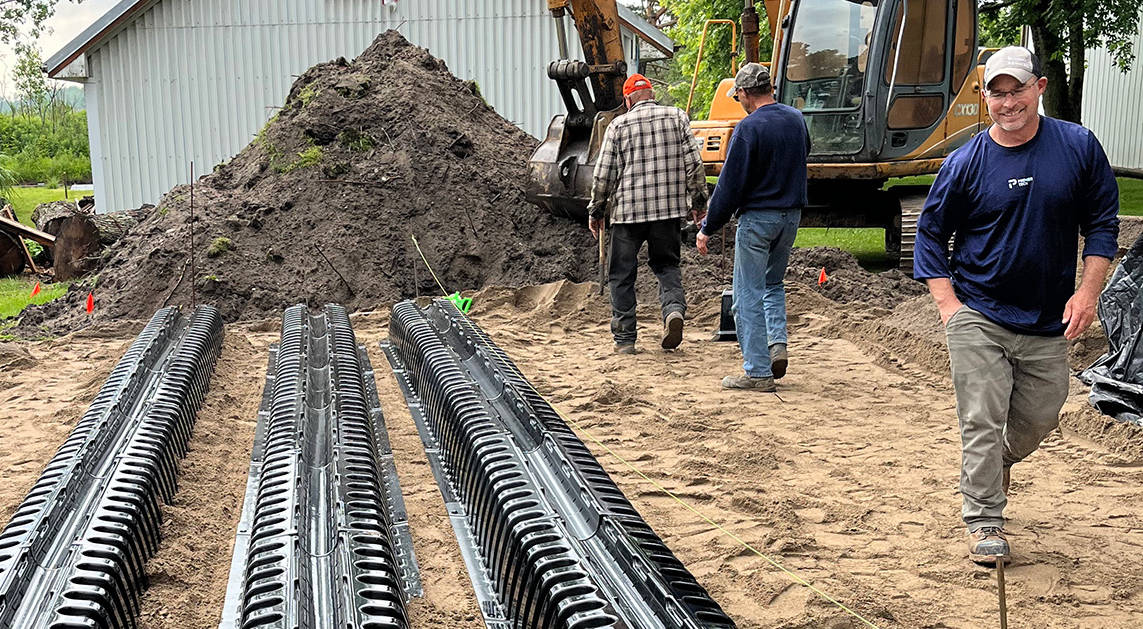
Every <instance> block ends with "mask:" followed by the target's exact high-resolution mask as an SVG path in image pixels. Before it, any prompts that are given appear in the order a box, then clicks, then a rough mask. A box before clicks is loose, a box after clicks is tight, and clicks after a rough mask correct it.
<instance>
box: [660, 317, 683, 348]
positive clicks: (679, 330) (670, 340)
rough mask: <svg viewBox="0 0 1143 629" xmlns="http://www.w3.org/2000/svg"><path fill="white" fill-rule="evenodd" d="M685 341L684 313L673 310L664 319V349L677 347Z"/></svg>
mask: <svg viewBox="0 0 1143 629" xmlns="http://www.w3.org/2000/svg"><path fill="white" fill-rule="evenodd" d="M682 342H683V313H681V312H672V313H671V314H669V315H667V318H666V319H665V320H664V321H663V349H675V348H676V347H678V346H679V343H682Z"/></svg>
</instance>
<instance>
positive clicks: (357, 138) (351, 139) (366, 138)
mask: <svg viewBox="0 0 1143 629" xmlns="http://www.w3.org/2000/svg"><path fill="white" fill-rule="evenodd" d="M337 139H338V141H339V142H341V143H342V145H344V146H345V147H347V148H349V149H350V150H353V151H357V152H358V153H364V152H366V151H369V150H372V148H373V138H372V137H371V136H370V135H369V134H368V133H358V132H357V131H354V130H353V129H346V130H345V131H342V132H341V133H339V134H337Z"/></svg>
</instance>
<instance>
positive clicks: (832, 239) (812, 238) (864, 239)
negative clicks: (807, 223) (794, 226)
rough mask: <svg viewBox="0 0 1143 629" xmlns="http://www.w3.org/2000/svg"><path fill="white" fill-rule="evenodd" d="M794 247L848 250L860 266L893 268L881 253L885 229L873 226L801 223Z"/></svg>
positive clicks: (879, 269) (882, 251)
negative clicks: (818, 225) (804, 224)
mask: <svg viewBox="0 0 1143 629" xmlns="http://www.w3.org/2000/svg"><path fill="white" fill-rule="evenodd" d="M794 246H795V247H836V248H838V249H841V250H842V251H848V252H849V253H852V254H853V257H855V258H857V261H858V262H859V263H860V264H861V266H863V267H865V268H866V269H869V270H871V271H884V270H887V269H891V268H893V262H892V261H890V260H889V258H888V257H887V256H886V255H885V230H884V229H879V228H876V227H871V228H864V227H862V228H851V227H802V228H800V229H798V237H797V238H796V239H794Z"/></svg>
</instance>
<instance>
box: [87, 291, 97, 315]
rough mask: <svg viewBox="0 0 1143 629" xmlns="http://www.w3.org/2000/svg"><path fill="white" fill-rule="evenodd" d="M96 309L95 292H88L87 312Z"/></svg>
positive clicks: (89, 312)
mask: <svg viewBox="0 0 1143 629" xmlns="http://www.w3.org/2000/svg"><path fill="white" fill-rule="evenodd" d="M94 310H95V295H94V294H93V293H88V294H87V314H91V313H92V312H93V311H94Z"/></svg>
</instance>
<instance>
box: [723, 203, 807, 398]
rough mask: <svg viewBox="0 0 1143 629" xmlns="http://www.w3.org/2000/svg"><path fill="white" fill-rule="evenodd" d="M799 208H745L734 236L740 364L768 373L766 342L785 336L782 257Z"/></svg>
mask: <svg viewBox="0 0 1143 629" xmlns="http://www.w3.org/2000/svg"><path fill="white" fill-rule="evenodd" d="M801 220H802V211H801V209H793V210H748V211H745V212H743V213H742V215H741V216H739V217H738V232H737V234H736V235H735V237H734V308H733V310H734V327H735V329H736V331H737V332H738V344H739V346H741V347H742V369H743V371H745V372H746V374H747V375H749V376H751V377H754V378H769V377H772V376H773V375H774V372H773V371H771V370H770V346H771V345H773V344H775V343H785V342H786V285H785V284H784V283H783V282H782V280H783V278H784V277H785V275H786V263H788V262H789V261H790V248H791V247H793V245H794V237H795V236H797V235H798V223H799V222H800V221H801Z"/></svg>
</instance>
